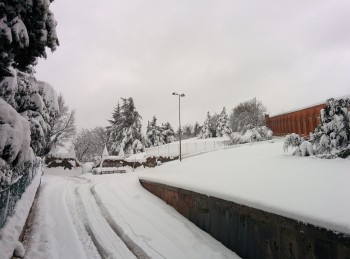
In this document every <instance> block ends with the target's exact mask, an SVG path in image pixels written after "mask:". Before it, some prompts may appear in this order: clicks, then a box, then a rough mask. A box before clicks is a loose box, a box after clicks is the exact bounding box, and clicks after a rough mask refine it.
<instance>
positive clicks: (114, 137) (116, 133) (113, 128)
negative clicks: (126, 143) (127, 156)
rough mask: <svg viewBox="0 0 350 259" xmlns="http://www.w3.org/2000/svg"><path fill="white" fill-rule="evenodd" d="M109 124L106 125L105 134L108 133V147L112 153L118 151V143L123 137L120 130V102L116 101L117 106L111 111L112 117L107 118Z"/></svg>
mask: <svg viewBox="0 0 350 259" xmlns="http://www.w3.org/2000/svg"><path fill="white" fill-rule="evenodd" d="M108 122H109V123H110V126H107V135H108V148H109V149H110V150H111V152H112V153H114V154H116V153H118V151H119V150H118V143H121V141H122V139H123V134H122V133H123V132H122V120H121V111H120V104H119V102H118V104H117V107H115V108H114V111H113V113H112V119H111V120H108Z"/></svg>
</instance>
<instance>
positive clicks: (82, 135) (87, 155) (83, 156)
mask: <svg viewBox="0 0 350 259" xmlns="http://www.w3.org/2000/svg"><path fill="white" fill-rule="evenodd" d="M107 139H108V136H107V132H106V130H105V128H103V127H95V128H93V129H91V130H90V129H82V130H81V131H80V132H79V133H78V134H77V135H76V137H75V138H74V140H73V145H74V149H75V153H76V156H77V158H78V160H80V161H82V162H88V161H94V160H96V159H97V158H99V157H100V156H101V155H102V152H103V148H104V145H105V144H106V143H107Z"/></svg>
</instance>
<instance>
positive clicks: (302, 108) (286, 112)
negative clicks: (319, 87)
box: [269, 94, 350, 118]
mask: <svg viewBox="0 0 350 259" xmlns="http://www.w3.org/2000/svg"><path fill="white" fill-rule="evenodd" d="M346 98H350V94H349V95H344V96H340V97H336V98H334V99H336V100H339V99H346ZM328 99H329V98H328ZM328 99H326V100H323V101H320V102H317V103H314V104H310V105H308V106H302V107H299V108H295V109H292V110H288V111H285V112H280V113H272V114H269V117H270V118H272V117H276V116H280V115H284V114H288V113H292V112H296V111H300V110H305V109H308V108H311V107H314V106H317V105H321V104H325V103H326V101H327V100H328Z"/></svg>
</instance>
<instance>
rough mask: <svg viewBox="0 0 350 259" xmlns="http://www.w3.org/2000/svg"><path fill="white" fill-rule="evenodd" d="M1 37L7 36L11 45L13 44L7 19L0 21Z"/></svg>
mask: <svg viewBox="0 0 350 259" xmlns="http://www.w3.org/2000/svg"><path fill="white" fill-rule="evenodd" d="M0 36H1V37H2V36H5V38H6V39H7V41H8V42H9V43H11V42H12V34H11V29H10V27H8V26H7V24H6V17H3V18H1V19H0Z"/></svg>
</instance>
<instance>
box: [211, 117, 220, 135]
mask: <svg viewBox="0 0 350 259" xmlns="http://www.w3.org/2000/svg"><path fill="white" fill-rule="evenodd" d="M218 120H219V115H218V114H216V113H215V114H214V115H213V116H211V117H210V124H209V125H210V126H209V130H210V133H211V138H216V137H217V134H216V131H217V124H218Z"/></svg>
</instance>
